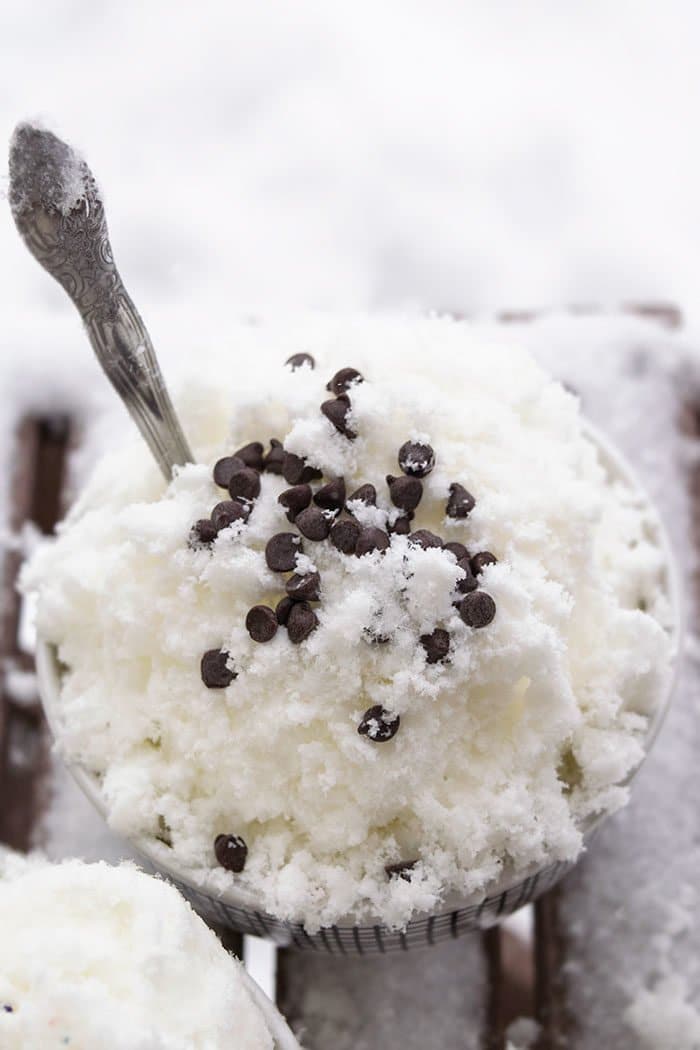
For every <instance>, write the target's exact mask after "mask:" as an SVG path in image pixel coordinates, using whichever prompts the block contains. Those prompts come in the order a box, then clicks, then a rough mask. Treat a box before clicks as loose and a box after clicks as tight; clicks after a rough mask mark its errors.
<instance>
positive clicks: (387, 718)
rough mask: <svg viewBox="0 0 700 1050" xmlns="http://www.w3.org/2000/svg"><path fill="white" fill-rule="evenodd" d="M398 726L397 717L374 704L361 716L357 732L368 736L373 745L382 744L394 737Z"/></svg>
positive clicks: (399, 722)
mask: <svg viewBox="0 0 700 1050" xmlns="http://www.w3.org/2000/svg"><path fill="white" fill-rule="evenodd" d="M400 724H401V719H400V717H399V716H398V715H392V714H390V713H389V712H388V711H387V710H386V708H384V707H382V705H381V704H375V706H374V707H370V708H368V709H367V710H366V711H365V713H364V714H363V716H362V721H361V722H360V724H359V726H358V727H357V732H358V733H360V734H361V735H362V736H368V737H369V738H370V740H373V741H374V742H375V744H383V743H384V741H385V740H391V738H392V736H396V733H397V732H398V728H399V725H400Z"/></svg>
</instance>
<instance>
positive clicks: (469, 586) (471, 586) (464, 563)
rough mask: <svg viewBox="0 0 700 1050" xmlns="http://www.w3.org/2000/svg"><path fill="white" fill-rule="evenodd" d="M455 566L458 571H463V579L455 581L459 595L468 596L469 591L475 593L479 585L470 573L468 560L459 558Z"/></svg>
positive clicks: (470, 568)
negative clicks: (458, 568) (457, 566)
mask: <svg viewBox="0 0 700 1050" xmlns="http://www.w3.org/2000/svg"><path fill="white" fill-rule="evenodd" d="M457 564H458V565H459V567H460V569H464V578H463V579H461V580H458V581H457V590H458V591H459V593H460V594H469V592H470V591H475V590H476V588H477V587H478V586H479V584H478V583H477V580H476V576H475V575H474V573H473V572H472V567H471V564H470V562H469V558H460V560H459V561H458V562H457Z"/></svg>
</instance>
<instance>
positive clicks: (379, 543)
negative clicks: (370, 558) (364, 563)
mask: <svg viewBox="0 0 700 1050" xmlns="http://www.w3.org/2000/svg"><path fill="white" fill-rule="evenodd" d="M390 543H391V540H390V539H389V536H388V535H387V533H386V532H384V529H377V528H375V527H374V526H372V525H368V526H367V527H366V528H364V529H361V530H360V535H359V536H358V537H357V546H356V547H355V554H356V555H357V557H358V558H361V557H362V555H363V554H369V553H371V551H385V550H386V549H387V547H388V546H389V544H390Z"/></svg>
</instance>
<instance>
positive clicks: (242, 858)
mask: <svg viewBox="0 0 700 1050" xmlns="http://www.w3.org/2000/svg"><path fill="white" fill-rule="evenodd" d="M214 853H215V854H216V859H217V860H218V862H219V864H220V865H221V867H222V868H226V870H227V871H235V872H239V871H243V869H244V868H245V862H246V858H247V856H248V847H247V846H246V844H245V840H244V839H242V838H241V836H240V835H217V836H216V838H215V839H214Z"/></svg>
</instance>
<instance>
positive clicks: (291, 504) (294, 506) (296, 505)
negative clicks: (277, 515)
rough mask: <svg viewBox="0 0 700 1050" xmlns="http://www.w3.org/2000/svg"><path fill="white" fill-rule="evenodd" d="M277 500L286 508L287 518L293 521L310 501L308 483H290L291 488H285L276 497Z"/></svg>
mask: <svg viewBox="0 0 700 1050" xmlns="http://www.w3.org/2000/svg"><path fill="white" fill-rule="evenodd" d="M277 502H278V503H281V504H282V506H283V507H286V508H287V518H288V519H289V521H294V519H295V518H296V516H297V514H298V513H299V511H301V510H305V509H306V507H308V505H309V503H311V486H310V485H292V487H291V489H285V490H284V492H282V493H280V495H279V496H278V497H277Z"/></svg>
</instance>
